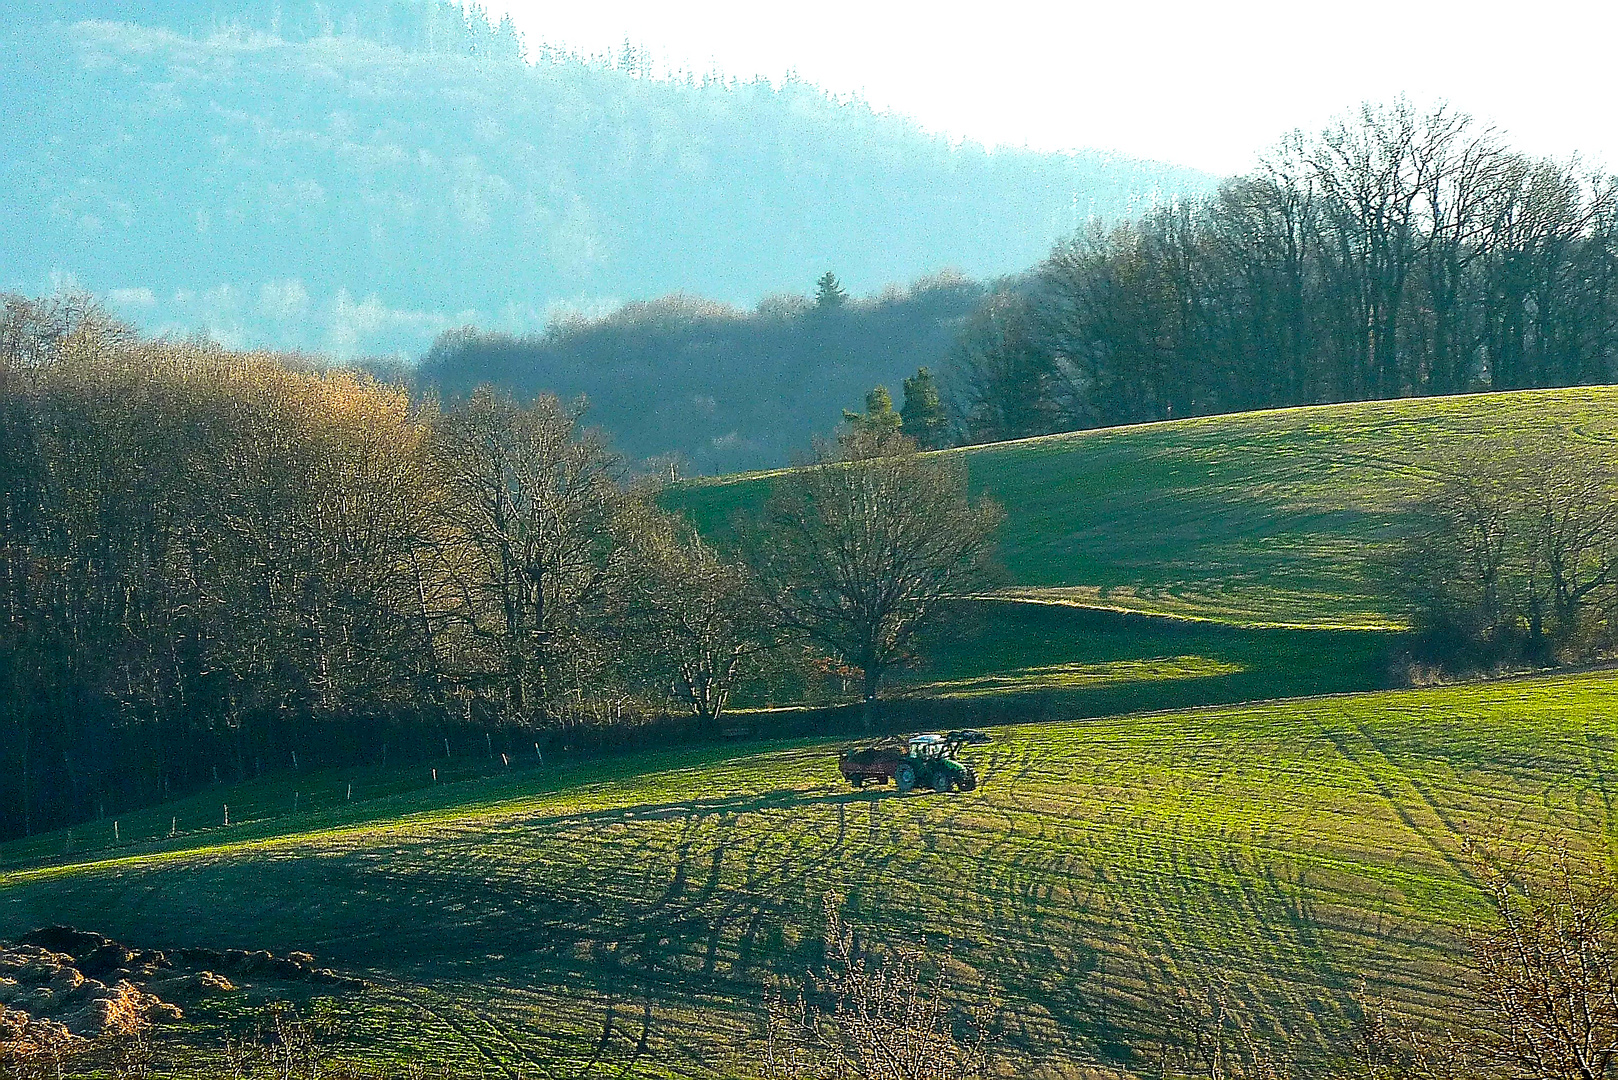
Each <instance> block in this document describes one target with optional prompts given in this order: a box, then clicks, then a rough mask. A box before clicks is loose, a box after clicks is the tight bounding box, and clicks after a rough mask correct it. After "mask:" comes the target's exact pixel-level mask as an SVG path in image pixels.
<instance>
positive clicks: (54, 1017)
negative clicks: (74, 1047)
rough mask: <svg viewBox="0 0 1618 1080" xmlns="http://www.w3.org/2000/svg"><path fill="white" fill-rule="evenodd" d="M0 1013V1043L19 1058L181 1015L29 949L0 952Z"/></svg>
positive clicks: (63, 958)
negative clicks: (77, 1040)
mask: <svg viewBox="0 0 1618 1080" xmlns="http://www.w3.org/2000/svg"><path fill="white" fill-rule="evenodd" d="M0 1010H3V1011H0V1042H3V1043H4V1044H5V1045H6V1048H7V1049H9V1050H12V1051H14V1052H24V1053H26V1052H29V1051H30V1050H42V1049H46V1048H48V1047H51V1046H64V1045H67V1044H70V1043H72V1042H73V1041H74V1040H76V1039H95V1038H100V1037H101V1036H103V1035H133V1034H135V1033H136V1032H138V1031H140V1030H141V1029H142V1028H145V1027H146V1026H147V1025H149V1024H153V1023H162V1022H166V1021H173V1020H179V1019H180V1018H181V1015H182V1014H181V1011H180V1009H179V1007H178V1006H176V1005H173V1004H171V1003H169V1002H166V1001H164V1000H163V999H162V998H160V997H158V996H157V995H156V994H151V993H147V992H146V991H144V990H142V989H141V988H140V987H138V986H136V985H134V984H133V983H131V982H130V981H128V980H127V979H120V980H118V981H117V982H114V983H112V984H110V985H109V984H108V983H105V982H103V981H101V980H100V979H95V978H88V977H86V976H85V975H84V973H83V972H82V971H81V970H80V969H79V968H77V967H76V966H74V958H73V957H72V956H70V955H69V954H67V953H58V952H52V951H51V950H49V949H47V948H44V947H43V946H40V945H30V944H21V945H10V946H4V947H0Z"/></svg>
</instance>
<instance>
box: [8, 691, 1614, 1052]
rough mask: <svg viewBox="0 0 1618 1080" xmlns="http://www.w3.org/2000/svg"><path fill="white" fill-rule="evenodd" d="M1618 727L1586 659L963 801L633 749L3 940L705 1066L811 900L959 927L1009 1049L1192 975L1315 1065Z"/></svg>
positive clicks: (991, 769) (1261, 724)
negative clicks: (1362, 1004) (341, 988)
mask: <svg viewBox="0 0 1618 1080" xmlns="http://www.w3.org/2000/svg"><path fill="white" fill-rule="evenodd" d="M1615 716H1618V672H1612V671H1601V672H1589V673H1584V674H1580V675H1576V676H1556V677H1537V678H1533V679H1521V680H1515V681H1511V682H1502V683H1495V684H1484V685H1471V686H1462V687H1451V688H1440V689H1430V690H1417V691H1398V692H1386V693H1378V694H1358V695H1345V696H1340V697H1332V698H1320V699H1311V700H1304V701H1292V702H1282V703H1273V704H1264V705H1253V706H1240V707H1221V708H1211V709H1200V710H1195V711H1190V712H1179V713H1162V714H1152V715H1136V716H1129V717H1115V718H1110V719H1104V720H1097V721H1093V722H1086V723H1050V724H1039V725H1025V726H1021V727H1009V728H1004V729H1000V730H999V731H997V732H996V740H995V742H994V743H993V744H991V745H990V746H988V747H985V748H983V749H982V750H981V751H979V752H978V753H979V754H980V756H979V757H978V759H977V763H978V765H979V767H980V773H981V775H982V776H983V778H984V783H983V786H982V787H980V788H979V790H978V791H977V792H974V793H973V794H971V795H968V796H960V797H935V796H930V795H918V796H912V797H906V798H895V797H892V796H891V795H889V794H885V793H880V792H873V791H865V792H854V791H850V790H848V789H847V788H845V787H842V786H840V785H839V784H838V783H837V780H836V777H835V770H834V766H833V763H832V760H831V756H830V754H829V752H828V751H827V748H825V747H802V748H785V747H780V746H762V747H754V748H748V749H749V750H754V751H756V752H754V753H751V754H748V755H747V756H742V757H732V758H727V759H725V760H722V761H714V762H708V763H704V762H702V761H700V760H697V759H696V757H695V756H692V757H688V758H686V759H685V760H684V761H683V762H681V761H675V762H673V763H672V764H674V765H675V766H676V767H675V768H673V769H672V770H669V771H659V770H662V769H667V767H668V766H669V765H670V764H671V762H670V760H669V758H668V756H666V755H650V756H647V757H645V758H643V759H641V760H640V761H639V762H638V763H637V762H634V761H628V760H626V761H624V762H621V763H619V764H620V766H621V768H620V770H619V772H618V774H617V775H614V776H611V777H592V778H591V779H592V780H593V781H596V782H593V783H589V784H584V783H580V784H578V785H576V786H575V787H572V788H570V789H568V790H565V791H552V792H546V793H544V794H542V795H538V796H535V795H533V794H531V793H521V794H514V795H513V796H512V797H511V798H508V799H505V800H493V801H488V800H484V801H479V802H476V803H470V804H468V805H466V806H463V807H460V808H448V807H445V808H437V809H438V810H439V812H437V813H434V814H432V815H422V816H417V817H416V818H414V819H412V820H410V821H403V820H400V821H383V822H379V823H376V824H375V825H373V826H369V827H351V828H345V829H337V830H314V829H305V830H302V831H298V830H296V829H294V830H290V831H289V835H287V836H285V837H284V838H282V842H281V843H280V844H279V845H270V844H266V843H262V842H261V843H258V844H246V845H238V846H235V847H216V848H206V847H203V848H197V849H194V850H193V851H191V852H172V853H163V854H161V855H160V856H159V857H156V858H147V859H146V860H145V861H133V860H118V861H109V862H100V863H85V864H82V865H79V866H75V867H65V868H56V869H54V870H53V871H51V872H50V873H48V874H46V875H43V876H23V875H15V874H14V875H11V876H8V877H7V878H6V879H5V884H4V886H3V888H0V935H3V934H9V933H14V932H16V931H17V930H19V929H26V928H28V927H29V926H30V925H32V924H33V923H36V922H38V921H40V920H41V919H46V920H65V921H72V922H79V923H82V924H86V925H96V926H98V927H100V928H102V929H104V930H107V931H108V932H112V933H114V934H116V935H118V936H120V937H122V938H124V939H126V940H130V941H133V942H141V943H151V944H157V945H162V944H172V943H176V942H175V938H176V936H177V935H180V934H183V935H186V937H187V939H188V941H191V942H194V943H196V944H213V945H216V946H229V947H268V948H273V949H287V948H294V947H309V948H310V949H311V951H313V952H315V953H316V955H317V956H320V957H321V958H322V959H323V960H326V961H328V962H330V963H333V964H334V965H336V966H339V967H347V968H350V969H354V970H359V971H365V972H370V973H374V974H376V975H377V976H378V977H380V978H383V979H387V980H391V982H390V983H389V985H390V986H395V987H400V986H402V987H405V988H406V989H407V990H410V993H413V994H418V995H419V997H418V1000H442V1001H445V1002H447V1003H449V1004H450V1005H453V1006H454V1008H456V1009H459V1010H463V1011H466V1012H470V1013H477V1014H478V1015H481V1016H485V1017H489V1018H491V1020H490V1022H492V1023H493V1022H497V1023H498V1025H499V1026H500V1037H501V1038H504V1039H509V1040H510V1041H511V1043H512V1044H513V1045H516V1046H519V1047H524V1048H527V1050H528V1051H530V1052H532V1053H534V1054H537V1053H538V1052H539V1049H541V1048H542V1047H544V1046H547V1045H554V1044H555V1043H556V1040H558V1039H560V1038H561V1036H560V1035H558V1034H557V1033H558V1032H570V1033H574V1034H575V1035H577V1037H579V1038H581V1039H585V1040H586V1041H589V1039H591V1038H593V1036H590V1035H589V1033H590V1032H591V1031H592V1030H593V1031H595V1033H596V1035H599V1033H600V1032H599V1026H600V1024H601V1009H602V1007H603V1003H612V1004H613V1006H614V1007H615V1008H616V1009H617V1010H618V1012H617V1015H619V1016H620V1017H622V1018H625V1019H628V1018H630V1017H633V1018H635V1021H636V1023H637V1024H638V1023H639V1020H640V1018H641V1017H643V1016H646V1015H650V1016H651V1017H652V1027H651V1029H650V1035H649V1036H648V1039H647V1044H646V1045H647V1046H648V1047H649V1049H648V1050H646V1051H645V1053H646V1054H648V1055H650V1059H645V1058H642V1059H641V1065H640V1066H637V1068H638V1069H639V1071H640V1072H641V1073H643V1074H652V1075H663V1074H666V1075H671V1076H698V1075H709V1074H711V1070H705V1069H704V1068H701V1067H699V1065H700V1064H701V1062H702V1061H703V1053H704V1052H705V1051H703V1050H702V1048H704V1047H712V1046H714V1045H722V1044H729V1045H733V1046H738V1047H745V1046H746V1045H749V1040H750V1039H752V1038H754V1037H756V1014H755V1012H754V1010H755V1009H756V1003H757V1000H758V994H759V992H760V987H761V985H762V984H763V983H765V982H766V981H767V980H769V979H771V978H777V977H780V978H787V977H790V976H792V974H793V973H794V972H801V971H802V970H803V969H804V967H805V966H807V964H809V963H811V962H812V952H813V949H812V946H813V941H814V937H815V934H816V933H817V929H816V928H817V926H818V922H817V919H818V916H817V909H818V903H819V898H820V897H821V896H822V895H824V894H825V893H826V892H833V893H835V894H837V895H839V896H841V897H843V902H844V905H845V908H846V910H847V914H848V915H849V917H850V918H852V919H855V920H856V921H858V922H859V923H860V924H861V925H864V926H867V927H869V928H871V932H873V933H877V934H897V933H909V932H914V931H915V930H917V929H920V930H924V931H926V932H927V933H928V934H929V935H930V936H933V937H935V938H937V939H939V940H940V941H941V942H946V941H947V942H948V943H949V944H951V946H952V947H953V951H954V955H955V957H956V958H957V960H958V961H959V963H960V979H959V980H958V985H961V986H963V987H965V988H968V989H970V988H971V987H972V986H976V985H980V984H981V985H982V986H984V987H987V988H990V989H992V990H993V991H994V992H995V993H996V994H998V995H999V996H1000V997H1001V999H1002V1000H1003V1001H1004V1002H1005V1003H1006V1008H1007V1014H1008V1025H1009V1030H1008V1040H1007V1044H1008V1049H1009V1050H1010V1052H1011V1053H1012V1054H1013V1056H1014V1058H1015V1059H1016V1060H1017V1061H1018V1062H1019V1063H1021V1064H1022V1065H1029V1066H1031V1065H1032V1064H1034V1063H1037V1062H1044V1063H1048V1064H1051V1065H1052V1067H1053V1069H1054V1068H1057V1067H1067V1068H1070V1067H1073V1066H1077V1065H1079V1064H1081V1063H1083V1062H1086V1061H1094V1060H1096V1059H1100V1060H1101V1061H1103V1062H1110V1063H1114V1064H1125V1063H1126V1062H1125V1059H1124V1058H1123V1057H1122V1056H1121V1055H1122V1051H1121V1050H1120V1049H1118V1048H1119V1047H1120V1046H1122V1045H1124V1044H1133V1045H1141V1043H1142V1041H1143V1040H1146V1039H1149V1038H1150V1037H1151V1035H1152V1031H1153V1030H1154V1028H1153V1025H1154V1024H1156V1023H1159V1022H1160V1021H1161V1020H1162V1019H1163V1018H1164V1013H1163V1009H1164V1007H1165V1003H1166V1002H1168V1001H1169V1000H1171V999H1172V995H1173V993H1174V992H1175V991H1176V990H1177V989H1178V988H1180V987H1192V988H1195V987H1197V986H1202V985H1206V984H1207V983H1208V982H1209V981H1210V980H1216V979H1225V980H1228V982H1229V983H1230V985H1232V986H1236V987H1240V988H1242V989H1241V993H1242V995H1243V1001H1244V1004H1246V1005H1247V1006H1248V1007H1249V1008H1250V1009H1251V1010H1252V1011H1253V1013H1254V1015H1255V1016H1256V1017H1258V1020H1259V1023H1260V1024H1261V1026H1262V1027H1263V1028H1264V1030H1266V1031H1268V1032H1280V1033H1284V1034H1285V1037H1286V1038H1289V1039H1291V1040H1293V1041H1294V1044H1295V1046H1296V1047H1297V1049H1298V1051H1299V1053H1300V1055H1302V1056H1304V1057H1305V1058H1311V1057H1313V1058H1314V1059H1318V1055H1320V1054H1322V1053H1324V1047H1325V1046H1326V1045H1327V1044H1329V1043H1330V1042H1332V1041H1333V1040H1334V1039H1336V1038H1338V1037H1340V1036H1342V1035H1344V1034H1345V1033H1346V1032H1347V1031H1348V1030H1349V1029H1350V1028H1351V1027H1352V1022H1353V1001H1352V995H1353V993H1354V992H1355V990H1356V989H1357V987H1358V981H1359V976H1360V974H1361V973H1362V972H1363V973H1364V974H1365V975H1366V976H1367V977H1368V979H1369V981H1370V985H1371V988H1372V990H1373V991H1379V992H1386V993H1391V994H1394V995H1396V996H1397V997H1398V998H1399V999H1400V1000H1402V1001H1403V1002H1405V1003H1406V1006H1407V1007H1409V1008H1411V1009H1413V1010H1416V1011H1419V1012H1426V1013H1429V1014H1432V1015H1440V1014H1442V1013H1443V1011H1444V1010H1445V1009H1446V1008H1448V1007H1449V1006H1450V1005H1451V1000H1450V995H1451V994H1452V993H1453V987H1454V981H1453V980H1454V972H1453V970H1452V964H1453V959H1454V955H1455V950H1456V948H1457V943H1456V936H1455V935H1456V931H1457V929H1458V928H1459V927H1461V926H1463V925H1464V924H1465V923H1466V922H1467V921H1468V920H1472V919H1476V918H1478V917H1480V916H1481V915H1482V914H1483V912H1484V911H1485V910H1486V907H1485V905H1484V904H1483V901H1482V899H1481V897H1480V895H1479V894H1478V892H1477V890H1476V889H1475V887H1474V886H1473V885H1472V884H1471V883H1470V882H1469V881H1468V880H1467V877H1466V874H1465V872H1464V868H1463V867H1462V865H1461V863H1460V859H1459V856H1460V852H1461V833H1462V832H1463V831H1472V830H1477V831H1480V832H1481V831H1486V830H1487V829H1489V828H1491V827H1492V826H1493V824H1495V823H1498V822H1505V823H1512V824H1513V826H1514V827H1515V828H1517V829H1519V830H1527V829H1537V828H1543V827H1547V826H1549V827H1555V828H1557V829H1558V830H1560V831H1564V832H1566V833H1567V834H1568V835H1569V836H1570V837H1572V838H1573V841H1574V843H1575V844H1576V845H1586V846H1594V845H1598V844H1600V843H1601V842H1602V841H1603V840H1604V839H1605V838H1606V837H1607V836H1610V835H1611V831H1612V829H1613V820H1612V814H1611V812H1610V806H1611V805H1612V799H1613V798H1614V797H1615V796H1618V789H1615V786H1614V785H1615V783H1618V773H1615V770H1614V768H1613V766H1614V758H1615V753H1618V725H1615V721H1614V717H1615ZM581 779H582V778H581ZM295 824H297V823H294V822H284V823H283V825H295ZM261 839H263V838H261ZM411 988H414V989H411ZM379 1007H395V1006H387V1005H386V1003H382V1005H381V1006H379ZM404 1030H405V1032H406V1034H405V1035H399V1034H398V1033H395V1034H393V1035H390V1036H388V1038H394V1039H397V1038H401V1037H406V1038H407V1037H408V1030H409V1029H408V1028H406V1029H404ZM467 1030H468V1031H471V1028H470V1027H469V1028H468V1029H467ZM467 1037H468V1038H471V1037H473V1036H471V1035H468V1036H467ZM477 1037H478V1038H484V1036H482V1035H479V1036H477ZM490 1038H492V1036H490ZM634 1041H638V1040H631V1041H626V1043H625V1044H624V1045H623V1046H622V1047H621V1050H622V1052H623V1054H625V1055H629V1054H632V1053H635V1052H636V1051H635V1050H634V1045H633V1044H632V1043H633V1042H634ZM389 1045H392V1044H389ZM491 1045H492V1044H491ZM591 1045H594V1043H593V1042H591ZM383 1049H384V1050H385V1049H386V1048H385V1047H384V1048H383ZM407 1050H408V1047H399V1046H394V1048H393V1050H391V1051H387V1052H397V1053H403V1052H406V1051H407ZM379 1052H381V1051H379ZM618 1063H619V1064H624V1063H626V1062H625V1061H624V1060H620V1061H619V1062H618ZM1024 1071H1026V1070H1024Z"/></svg>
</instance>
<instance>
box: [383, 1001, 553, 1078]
mask: <svg viewBox="0 0 1618 1080" xmlns="http://www.w3.org/2000/svg"><path fill="white" fill-rule="evenodd" d="M369 981H370V982H372V983H374V984H375V985H376V986H377V988H378V989H380V990H381V991H382V992H383V994H384V995H386V996H388V997H391V998H393V999H394V1000H395V1001H397V1002H399V1003H401V1004H403V1005H405V1006H406V1007H407V1008H410V1009H412V1010H414V1011H415V1012H417V1013H419V1014H421V1015H422V1016H423V1017H425V1018H427V1019H428V1020H430V1021H433V1022H436V1023H439V1024H443V1025H444V1026H445V1027H447V1028H449V1029H450V1030H451V1031H453V1032H454V1033H455V1034H456V1035H458V1036H460V1038H461V1040H462V1041H463V1042H465V1043H466V1045H467V1046H470V1047H471V1048H472V1049H473V1050H475V1051H477V1054H478V1056H479V1057H480V1058H482V1059H483V1060H484V1061H485V1062H487V1063H488V1064H490V1065H493V1066H494V1067H495V1068H496V1069H499V1070H500V1072H501V1074H502V1075H503V1076H505V1077H507V1078H508V1080H517V1074H516V1073H514V1072H513V1071H512V1070H511V1067H510V1066H509V1065H508V1064H507V1063H506V1059H505V1058H504V1057H502V1056H501V1055H500V1054H498V1053H496V1052H495V1051H494V1050H493V1049H491V1048H490V1046H489V1045H488V1043H489V1041H490V1037H489V1036H487V1035H484V1036H482V1037H480V1036H479V1035H477V1034H474V1032H473V1030H472V1026H473V1024H478V1025H481V1026H482V1027H484V1028H487V1029H488V1030H489V1031H491V1032H493V1033H494V1034H493V1038H494V1039H497V1040H498V1041H500V1042H503V1043H505V1045H506V1046H507V1047H508V1048H509V1049H510V1050H511V1051H512V1052H513V1053H515V1054H516V1055H517V1056H518V1057H519V1058H521V1059H522V1061H523V1062H524V1063H525V1064H527V1065H531V1066H533V1067H534V1068H535V1069H537V1070H539V1071H540V1072H541V1073H543V1074H545V1075H547V1076H555V1075H556V1073H555V1071H554V1070H553V1069H552V1068H551V1066H550V1065H549V1064H546V1063H543V1062H540V1061H538V1060H536V1059H535V1058H534V1057H533V1056H532V1055H530V1054H529V1053H528V1051H527V1050H526V1049H524V1048H523V1047H521V1046H519V1045H518V1044H517V1043H516V1042H515V1041H514V1040H512V1038H511V1037H510V1036H509V1035H507V1034H506V1033H505V1032H504V1031H502V1030H501V1029H500V1028H499V1027H498V1026H497V1025H496V1024H494V1023H492V1022H491V1021H489V1020H487V1019H485V1018H483V1017H481V1016H479V1015H478V1014H476V1013H474V1012H473V1011H472V1010H471V1009H468V1008H467V1007H466V1006H464V1005H461V1004H458V1003H457V1002H455V1001H454V1000H452V999H450V998H447V997H445V996H444V995H442V994H438V993H434V992H432V991H429V990H426V989H424V988H422V987H416V986H411V985H410V984H408V983H403V982H399V981H398V980H394V979H378V978H376V977H375V976H372V977H371V979H370V980H369ZM452 1013H461V1014H464V1016H467V1017H470V1018H471V1021H472V1023H467V1022H466V1021H464V1020H462V1021H457V1020H456V1019H455V1017H454V1016H453V1015H451V1014H452Z"/></svg>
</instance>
